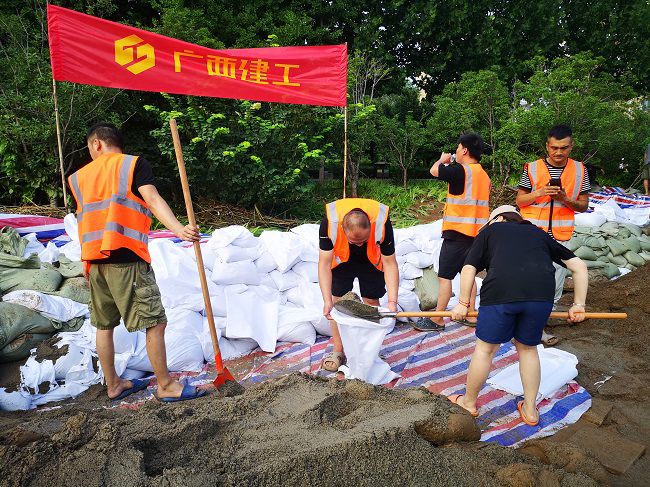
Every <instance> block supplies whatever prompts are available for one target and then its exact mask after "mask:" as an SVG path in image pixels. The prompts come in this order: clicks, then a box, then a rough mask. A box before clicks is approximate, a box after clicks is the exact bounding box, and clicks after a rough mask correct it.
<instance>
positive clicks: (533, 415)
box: [522, 402, 539, 423]
mask: <svg viewBox="0 0 650 487" xmlns="http://www.w3.org/2000/svg"><path fill="white" fill-rule="evenodd" d="M522 409H523V410H524V414H525V415H526V419H527V420H528V421H530V422H531V423H537V422H538V421H539V411H538V410H537V408H536V407H533V409H530V408H529V407H528V406H526V403H525V402H524V405H523V407H522Z"/></svg>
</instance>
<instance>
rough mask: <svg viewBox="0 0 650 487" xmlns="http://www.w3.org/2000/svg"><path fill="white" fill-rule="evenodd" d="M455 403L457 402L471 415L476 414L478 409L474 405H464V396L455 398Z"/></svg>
mask: <svg viewBox="0 0 650 487" xmlns="http://www.w3.org/2000/svg"><path fill="white" fill-rule="evenodd" d="M456 404H458V405H459V406H460V407H461V408H463V409H464V410H465V411H468V412H469V413H470V414H471V415H472V416H476V414H477V413H478V409H476V407H474V408H469V407H467V406H466V405H465V396H460V397H459V398H458V399H456Z"/></svg>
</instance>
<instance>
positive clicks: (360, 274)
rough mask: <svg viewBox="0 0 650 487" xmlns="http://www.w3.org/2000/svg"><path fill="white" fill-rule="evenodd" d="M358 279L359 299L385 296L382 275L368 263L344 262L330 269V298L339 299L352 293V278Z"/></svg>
mask: <svg viewBox="0 0 650 487" xmlns="http://www.w3.org/2000/svg"><path fill="white" fill-rule="evenodd" d="M355 277H356V278H358V279H359V288H360V289H361V297H363V298H368V299H379V298H381V297H382V296H383V295H384V294H386V281H385V280H384V273H383V272H382V271H380V270H378V269H377V268H376V267H375V266H374V265H372V264H371V263H370V262H367V263H365V262H364V263H360V262H344V263H343V264H339V265H337V266H336V267H335V268H334V269H332V296H336V297H338V298H340V297H341V296H343V295H344V294H345V293H347V292H350V291H352V285H353V284H354V278H355Z"/></svg>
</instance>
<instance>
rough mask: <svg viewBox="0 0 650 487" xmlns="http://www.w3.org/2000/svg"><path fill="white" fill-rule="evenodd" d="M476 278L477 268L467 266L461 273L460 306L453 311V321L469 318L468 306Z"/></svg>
mask: <svg viewBox="0 0 650 487" xmlns="http://www.w3.org/2000/svg"><path fill="white" fill-rule="evenodd" d="M475 278H476V267H474V266H473V265H470V264H465V265H464V266H463V269H462V270H461V271H460V296H458V304H457V305H456V306H455V307H454V309H453V310H451V318H452V319H453V320H464V319H465V318H466V317H467V310H468V308H469V306H468V305H469V302H470V297H471V295H472V287H474V281H475ZM463 303H465V304H463Z"/></svg>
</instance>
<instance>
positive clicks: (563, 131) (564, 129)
mask: <svg viewBox="0 0 650 487" xmlns="http://www.w3.org/2000/svg"><path fill="white" fill-rule="evenodd" d="M551 137H553V138H554V139H557V140H562V139H566V138H567V137H573V130H571V127H569V126H568V125H563V124H560V125H555V126H553V127H551V130H549V131H548V135H547V136H546V139H547V140H548V139H550V138H551Z"/></svg>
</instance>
